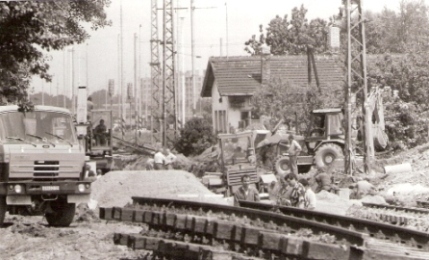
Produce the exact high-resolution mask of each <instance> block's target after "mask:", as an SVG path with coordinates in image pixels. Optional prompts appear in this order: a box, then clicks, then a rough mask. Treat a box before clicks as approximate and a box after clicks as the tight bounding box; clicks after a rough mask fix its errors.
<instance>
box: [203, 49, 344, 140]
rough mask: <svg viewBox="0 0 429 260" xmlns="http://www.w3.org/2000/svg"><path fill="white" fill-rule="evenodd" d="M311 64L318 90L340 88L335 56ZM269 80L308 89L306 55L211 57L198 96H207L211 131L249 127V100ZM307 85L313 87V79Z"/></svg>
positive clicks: (339, 63) (340, 64)
mask: <svg viewBox="0 0 429 260" xmlns="http://www.w3.org/2000/svg"><path fill="white" fill-rule="evenodd" d="M315 63H316V68H317V73H318V77H319V81H320V87H321V88H322V89H325V90H328V91H329V90H330V89H331V88H335V89H338V88H341V87H343V86H344V84H345V83H344V80H345V77H344V75H345V71H344V65H343V62H342V61H340V59H338V57H334V56H315ZM313 75H314V74H313ZM313 75H312V76H313ZM313 78H314V77H313ZM272 79H281V80H286V81H288V82H290V83H291V84H293V85H296V86H302V87H308V59H307V56H306V55H302V56H272V55H269V54H263V55H260V56H248V57H211V58H210V59H209V61H208V65H207V70H206V73H205V77H204V81H203V87H202V90H201V97H211V100H212V118H213V129H214V132H215V133H230V132H231V131H233V129H243V128H245V127H247V126H248V125H249V124H251V123H252V114H251V110H252V107H251V98H252V96H253V94H254V93H255V91H256V90H257V89H258V88H263V87H264V86H267V85H268V84H269V82H270V81H271V80H272ZM311 84H312V85H315V84H316V83H315V80H314V79H313V80H312V81H311ZM253 120H255V119H253Z"/></svg>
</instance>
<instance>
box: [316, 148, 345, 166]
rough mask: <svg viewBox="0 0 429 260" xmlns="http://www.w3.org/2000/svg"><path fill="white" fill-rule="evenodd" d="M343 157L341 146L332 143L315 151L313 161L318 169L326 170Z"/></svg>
mask: <svg viewBox="0 0 429 260" xmlns="http://www.w3.org/2000/svg"><path fill="white" fill-rule="evenodd" d="M343 157H344V152H343V149H342V148H341V146H339V145H337V144H334V143H328V144H324V145H322V146H320V147H319V149H317V151H316V155H315V157H314V160H315V162H316V166H317V167H318V168H326V167H329V166H331V165H332V164H333V163H334V162H335V160H337V159H338V158H343Z"/></svg>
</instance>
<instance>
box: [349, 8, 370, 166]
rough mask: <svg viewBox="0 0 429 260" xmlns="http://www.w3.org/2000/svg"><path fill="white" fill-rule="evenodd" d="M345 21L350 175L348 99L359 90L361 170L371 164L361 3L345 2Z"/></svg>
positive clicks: (351, 158)
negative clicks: (363, 145)
mask: <svg viewBox="0 0 429 260" xmlns="http://www.w3.org/2000/svg"><path fill="white" fill-rule="evenodd" d="M346 13H347V14H346V18H347V108H346V109H347V136H346V138H347V140H346V145H347V146H346V153H347V156H346V161H347V160H348V163H349V165H348V167H347V168H346V169H347V171H348V172H347V173H348V174H352V171H353V170H352V166H353V165H352V164H353V160H354V159H353V156H354V154H353V153H354V152H353V148H352V142H351V119H352V118H351V109H352V104H351V99H352V96H354V95H356V94H358V93H359V92H360V91H363V94H362V96H363V102H362V112H363V115H364V133H363V134H364V137H365V138H364V139H365V149H364V150H365V155H364V167H365V172H366V173H370V172H371V164H372V162H373V161H374V157H375V152H374V140H373V133H372V121H371V112H370V106H369V100H368V84H367V82H368V79H367V71H366V45H365V19H364V17H363V12H362V0H361V1H353V4H352V2H351V0H346ZM354 13H357V15H356V17H357V21H354V22H353V23H352V19H351V17H352V15H353V14H354ZM354 28H357V29H358V33H359V34H358V36H357V37H354V36H353V35H352V30H353V29H354ZM353 78H357V85H358V86H359V88H358V89H357V90H353V89H352V85H353V83H355V82H353Z"/></svg>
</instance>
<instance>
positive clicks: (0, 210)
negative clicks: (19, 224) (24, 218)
mask: <svg viewBox="0 0 429 260" xmlns="http://www.w3.org/2000/svg"><path fill="white" fill-rule="evenodd" d="M6 208H7V205H6V196H0V227H2V226H3V222H4V216H5V215H6Z"/></svg>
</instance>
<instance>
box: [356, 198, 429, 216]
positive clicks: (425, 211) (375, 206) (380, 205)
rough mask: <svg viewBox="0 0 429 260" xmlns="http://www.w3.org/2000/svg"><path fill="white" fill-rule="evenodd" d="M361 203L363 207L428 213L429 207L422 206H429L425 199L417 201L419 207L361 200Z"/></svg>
mask: <svg viewBox="0 0 429 260" xmlns="http://www.w3.org/2000/svg"><path fill="white" fill-rule="evenodd" d="M362 205H363V206H365V207H369V208H377V209H389V210H392V211H401V212H409V213H420V214H429V209H427V208H425V206H424V205H428V206H429V202H427V204H425V201H417V205H421V207H420V208H414V207H412V208H411V207H402V206H395V205H383V204H376V203H366V202H363V203H362Z"/></svg>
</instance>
